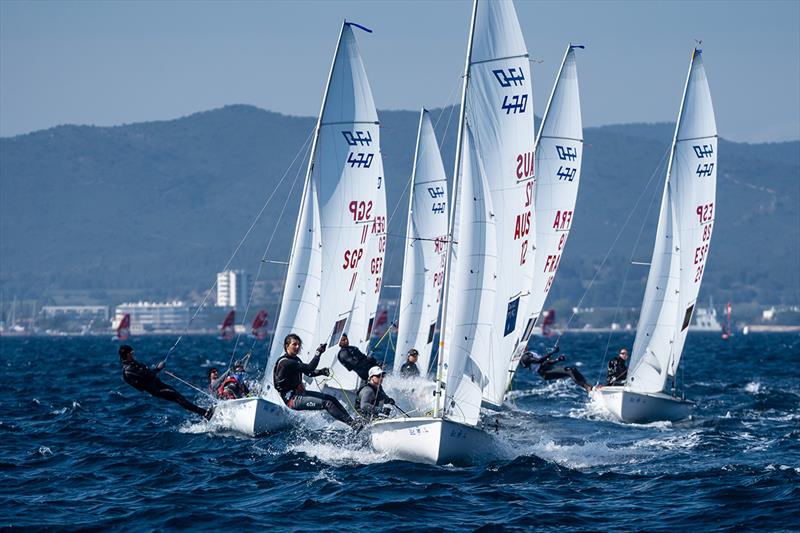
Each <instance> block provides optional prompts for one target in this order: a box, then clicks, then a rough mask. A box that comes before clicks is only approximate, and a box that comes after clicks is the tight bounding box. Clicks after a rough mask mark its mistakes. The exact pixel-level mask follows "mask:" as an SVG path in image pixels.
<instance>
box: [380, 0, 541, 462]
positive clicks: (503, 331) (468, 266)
mask: <svg viewBox="0 0 800 533" xmlns="http://www.w3.org/2000/svg"><path fill="white" fill-rule="evenodd" d="M533 143H534V129H533V94H532V91H531V79H530V67H529V61H528V53H527V49H526V48H525V42H524V40H523V37H522V32H521V30H520V26H519V21H518V20H517V15H516V11H515V10H514V6H513V3H512V2H510V1H500V2H497V1H482V0H481V1H477V0H476V1H475V3H474V4H473V10H472V19H471V27H470V36H469V44H468V47H467V58H466V65H465V72H464V82H463V87H462V96H461V112H460V117H459V128H458V138H457V144H456V161H455V172H454V177H453V199H454V205H455V209H454V210H453V211H452V213H451V220H450V224H449V229H448V239H447V243H446V244H447V250H446V252H445V253H446V265H445V280H444V296H443V301H442V306H443V311H442V315H443V319H442V330H443V331H444V338H443V339H442V340H440V344H439V357H438V362H437V372H436V392H435V393H434V396H433V406H432V407H433V409H432V415H431V416H421V417H413V418H410V417H409V418H393V419H387V420H378V421H376V422H374V423H373V424H372V425H371V426H370V435H371V440H372V445H373V447H375V448H376V449H377V450H379V451H385V452H388V453H391V454H392V455H394V456H395V457H398V458H400V459H404V460H409V461H416V462H425V463H436V464H446V463H465V462H469V461H471V460H472V459H473V458H475V457H476V456H481V455H485V454H487V453H491V451H492V450H493V447H494V439H493V437H492V436H491V434H490V432H487V431H486V429H489V428H490V427H491V423H489V424H487V421H486V420H485V419H484V420H482V419H481V397H482V394H483V391H484V390H488V391H491V392H492V393H496V391H497V390H500V391H504V390H505V385H506V380H507V375H508V372H507V369H508V361H509V354H510V353H511V352H512V348H513V343H514V342H515V341H516V340H517V339H518V338H519V334H518V332H517V328H518V326H519V325H518V321H517V313H518V311H519V302H520V298H521V296H522V293H523V292H525V290H527V289H526V287H527V286H529V285H530V280H531V275H532V269H533V259H532V252H533V249H532V237H533V236H532V235H531V234H530V230H531V225H530V222H531V216H532V214H531V211H532V210H533V195H532V192H533V190H532V186H531V187H529V186H528V183H532V181H533V172H532V170H533V168H532V167H533ZM526 161H527V165H526ZM526 171H527V172H526ZM526 191H530V193H531V194H530V195H527V194H526ZM401 327H402V325H401ZM500 397H502V392H501V394H500ZM490 431H491V430H490Z"/></svg>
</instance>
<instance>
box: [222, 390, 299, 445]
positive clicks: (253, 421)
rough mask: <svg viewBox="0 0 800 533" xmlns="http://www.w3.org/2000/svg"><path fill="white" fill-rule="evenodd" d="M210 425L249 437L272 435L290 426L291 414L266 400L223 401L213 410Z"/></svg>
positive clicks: (284, 408)
mask: <svg viewBox="0 0 800 533" xmlns="http://www.w3.org/2000/svg"><path fill="white" fill-rule="evenodd" d="M211 424H212V425H213V426H215V427H217V428H223V429H229V430H231V431H235V432H237V433H242V434H243V435H247V436H250V437H254V436H256V435H263V434H265V433H273V432H275V431H279V430H282V429H286V428H288V427H289V426H291V425H292V413H291V411H290V410H289V409H288V408H287V407H286V406H285V405H283V404H280V405H279V404H277V403H274V402H272V401H270V400H267V399H266V398H240V399H237V400H223V401H221V402H219V403H218V404H217V405H216V407H215V408H214V416H213V417H211Z"/></svg>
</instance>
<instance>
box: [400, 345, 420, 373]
mask: <svg viewBox="0 0 800 533" xmlns="http://www.w3.org/2000/svg"><path fill="white" fill-rule="evenodd" d="M418 359H419V352H418V351H417V349H416V348H411V349H410V350H409V351H408V355H407V356H406V362H405V363H403V366H401V367H400V375H402V376H403V377H404V378H415V377H418V376H419V368H417V360H418Z"/></svg>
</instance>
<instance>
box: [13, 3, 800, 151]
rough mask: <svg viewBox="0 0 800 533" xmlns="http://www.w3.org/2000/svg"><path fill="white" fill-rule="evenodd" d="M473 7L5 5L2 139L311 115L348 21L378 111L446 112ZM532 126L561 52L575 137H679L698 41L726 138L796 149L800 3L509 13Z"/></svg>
mask: <svg viewBox="0 0 800 533" xmlns="http://www.w3.org/2000/svg"><path fill="white" fill-rule="evenodd" d="M470 4H471V3H470V2H469V1H467V0H447V1H421V0H403V1H388V0H387V1H372V2H368V1H341V2H335V1H304V0H299V1H294V2H286V1H269V2H259V1H244V2H241V1H233V2H217V1H205V2H199V1H192V0H183V1H176V2H169V1H167V2H155V1H151V2H148V1H132V2H131V1H114V2H101V1H91V2H86V1H70V0H64V1H55V2H51V1H44V0H38V1H31V0H0V136H3V137H8V136H13V135H18V134H23V133H28V132H31V131H36V130H40V129H46V128H50V127H53V126H56V125H60V124H92V125H98V126H112V125H119V124H125V123H133V122H144V121H152V120H170V119H174V118H178V117H181V116H185V115H189V114H192V113H195V112H199V111H206V110H209V109H214V108H218V107H222V106H225V105H229V104H251V105H255V106H258V107H260V108H263V109H267V110H271V111H277V112H280V113H284V114H290V115H302V116H316V115H317V114H318V112H319V107H320V103H321V99H322V91H323V89H324V87H325V81H326V78H327V75H328V70H329V68H330V63H331V59H332V55H333V51H334V47H335V44H336V39H337V36H338V34H339V29H340V25H341V22H342V20H343V19H345V18H346V19H347V20H352V21H355V22H358V23H360V24H363V25H365V26H368V27H370V28H371V29H373V30H374V33H372V34H368V33H365V32H358V33H357V39H358V41H359V47H360V50H361V54H362V56H363V58H364V64H365V66H366V69H367V74H368V75H369V78H370V83H371V85H372V90H373V94H374V97H375V103H376V105H377V107H378V109H380V110H388V109H393V110H397V109H407V110H418V109H419V108H420V107H422V106H424V107H427V108H436V107H441V106H444V105H448V104H455V103H457V102H458V99H459V97H460V94H459V84H460V76H461V74H462V70H463V65H464V56H465V53H466V41H467V36H468V31H469V18H470V11H471V7H470ZM516 6H517V12H518V15H519V19H520V24H521V26H522V29H523V32H524V35H525V41H526V43H527V46H528V51H529V53H530V56H531V59H532V60H533V61H534V72H533V75H534V101H535V109H536V112H537V114H539V115H541V114H542V112H543V111H544V108H545V105H546V103H547V98H548V96H549V94H550V91H551V88H552V84H553V82H554V79H555V75H556V73H557V71H558V67H559V65H560V62H561V59H562V57H563V54H564V50H565V48H566V47H567V46H568V45H569V43H570V42H572V43H576V44H583V45H585V46H586V49H585V50H583V51H580V53H579V56H578V69H579V78H580V86H581V101H582V111H583V120H584V126H601V125H606V124H623V123H631V122H667V121H669V122H674V120H675V117H676V115H677V111H678V107H679V105H680V98H681V92H682V90H683V85H684V83H685V79H686V72H687V69H688V65H689V57H690V52H691V50H692V47H693V46H694V45H695V39H701V40H702V48H703V56H704V61H705V66H706V71H707V73H708V78H709V85H710V87H711V92H712V96H713V99H714V107H715V113H716V119H717V128H718V130H719V134H720V136H721V137H723V138H726V139H729V140H733V141H740V142H773V141H786V140H798V139H800V1H798V0H788V1H759V2H755V1H753V2H749V1H747V2H745V1H722V0H718V1H696V2H682V1H671V2H656V1H634V0H629V1H620V2H611V1H602V0H598V1H591V2H584V1H558V2H555V1H526V0H518V1H517V2H516Z"/></svg>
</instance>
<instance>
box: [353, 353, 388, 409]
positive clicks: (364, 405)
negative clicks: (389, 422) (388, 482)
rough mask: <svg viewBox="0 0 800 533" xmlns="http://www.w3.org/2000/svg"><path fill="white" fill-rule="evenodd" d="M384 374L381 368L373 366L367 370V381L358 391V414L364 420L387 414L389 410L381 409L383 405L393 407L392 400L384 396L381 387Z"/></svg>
mask: <svg viewBox="0 0 800 533" xmlns="http://www.w3.org/2000/svg"><path fill="white" fill-rule="evenodd" d="M385 374H386V373H385V372H384V371H383V369H382V368H381V367H379V366H373V367H372V368H370V369H369V380H367V382H366V383H365V384H364V385H362V386H361V388H360V389H358V393H357V395H358V412H359V413H360V414H361V416H363V417H364V418H366V419H372V418H374V417H376V416H378V415H381V414H389V413H388V411H389V408H388V407H387V408H386V410H384V408H383V404H384V403H388V404H389V405H394V400H393V399H392V398H390V397H389V396H387V395H386V393H385V392H384V391H383V387H382V386H381V384H382V383H383V376H384V375H385Z"/></svg>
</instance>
